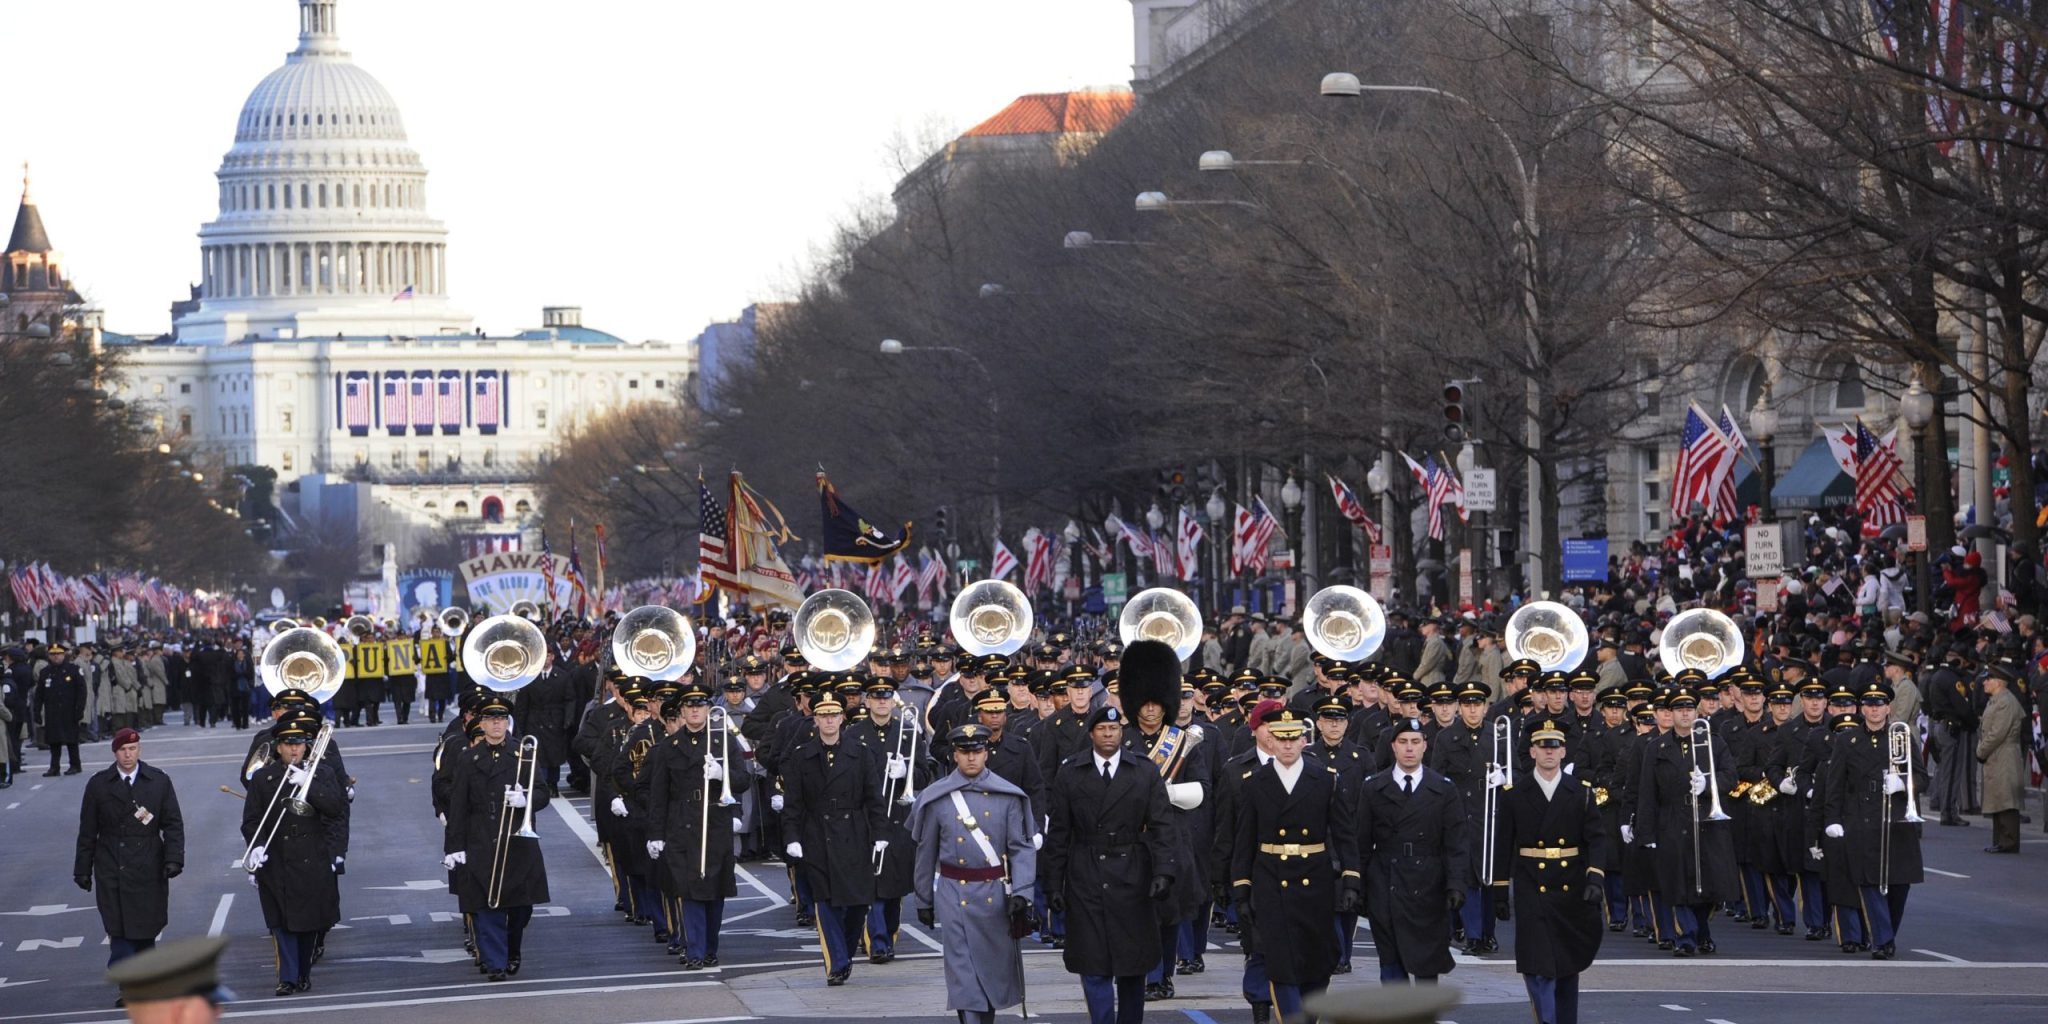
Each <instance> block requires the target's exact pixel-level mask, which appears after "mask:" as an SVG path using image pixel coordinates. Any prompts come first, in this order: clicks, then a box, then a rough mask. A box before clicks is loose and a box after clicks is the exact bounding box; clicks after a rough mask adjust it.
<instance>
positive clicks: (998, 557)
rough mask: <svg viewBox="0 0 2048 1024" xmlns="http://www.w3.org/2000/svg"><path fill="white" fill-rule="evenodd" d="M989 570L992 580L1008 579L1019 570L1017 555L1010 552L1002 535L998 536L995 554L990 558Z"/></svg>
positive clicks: (989, 576)
mask: <svg viewBox="0 0 2048 1024" xmlns="http://www.w3.org/2000/svg"><path fill="white" fill-rule="evenodd" d="M988 570H989V571H988V578H989V579H992V580H1000V579H1007V578H1008V577H1009V575H1010V574H1011V573H1013V572H1015V571H1017V556H1016V555H1013V554H1011V553H1010V549H1009V548H1008V547H1007V546H1005V545H1004V544H1003V539H1002V538H1001V537H997V538H996V551H995V556H994V557H992V558H990V559H989V560H988Z"/></svg>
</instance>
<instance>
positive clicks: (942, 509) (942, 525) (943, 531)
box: [932, 505, 953, 537]
mask: <svg viewBox="0 0 2048 1024" xmlns="http://www.w3.org/2000/svg"><path fill="white" fill-rule="evenodd" d="M950 519H951V517H950V516H948V515H946V506H944V505H940V506H939V510H938V511H937V512H936V513H933V515H932V521H933V522H934V523H935V524H937V526H938V529H939V536H941V537H951V536H952V535H953V529H952V523H951V522H950V521H949V520H950Z"/></svg>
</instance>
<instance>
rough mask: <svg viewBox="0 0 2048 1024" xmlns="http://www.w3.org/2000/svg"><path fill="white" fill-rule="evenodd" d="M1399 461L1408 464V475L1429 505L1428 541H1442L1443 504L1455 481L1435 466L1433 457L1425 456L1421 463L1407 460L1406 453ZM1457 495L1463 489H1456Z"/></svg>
mask: <svg viewBox="0 0 2048 1024" xmlns="http://www.w3.org/2000/svg"><path fill="white" fill-rule="evenodd" d="M1401 460H1402V461H1403V462H1406V463H1407V464H1408V475H1409V476H1412V477H1414V478H1415V482H1416V484H1417V485H1419V486H1420V487H1421V488H1422V495H1423V498H1424V500H1426V501H1427V502H1428V503H1429V506H1428V507H1429V539H1430V540H1442V539H1444V502H1446V501H1448V500H1450V498H1451V494H1452V489H1453V488H1452V485H1453V484H1454V483H1455V481H1454V480H1453V479H1452V477H1451V474H1450V473H1449V472H1447V471H1445V470H1444V469H1443V467H1441V466H1438V465H1437V464H1436V456H1434V455H1427V454H1425V455H1424V456H1423V457H1422V461H1421V462H1417V461H1415V460H1414V459H1412V458H1409V457H1408V453H1407V452H1402V453H1401ZM1457 493H1458V494H1459V495H1463V494H1464V488H1463V487H1458V488H1457Z"/></svg>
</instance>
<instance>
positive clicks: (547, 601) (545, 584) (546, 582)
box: [540, 530, 555, 619]
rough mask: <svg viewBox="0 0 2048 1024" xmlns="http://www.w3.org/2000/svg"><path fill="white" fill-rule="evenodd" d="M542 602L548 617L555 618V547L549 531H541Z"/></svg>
mask: <svg viewBox="0 0 2048 1024" xmlns="http://www.w3.org/2000/svg"><path fill="white" fill-rule="evenodd" d="M540 591H541V593H540V603H541V607H543V608H546V609H547V611H548V614H547V617H548V618H550V619H552V618H554V617H555V616H554V611H555V549H554V548H553V547H551V546H549V544H548V532H547V531H546V530H542V531H541V532H540Z"/></svg>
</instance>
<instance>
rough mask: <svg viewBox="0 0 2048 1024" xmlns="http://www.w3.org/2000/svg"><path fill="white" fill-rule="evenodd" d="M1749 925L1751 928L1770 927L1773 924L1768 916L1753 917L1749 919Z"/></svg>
mask: <svg viewBox="0 0 2048 1024" xmlns="http://www.w3.org/2000/svg"><path fill="white" fill-rule="evenodd" d="M1749 926H1750V927H1751V928H1769V927H1770V926H1771V919H1770V918H1768V917H1752V918H1750V919H1749Z"/></svg>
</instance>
